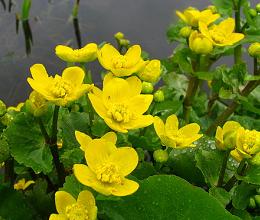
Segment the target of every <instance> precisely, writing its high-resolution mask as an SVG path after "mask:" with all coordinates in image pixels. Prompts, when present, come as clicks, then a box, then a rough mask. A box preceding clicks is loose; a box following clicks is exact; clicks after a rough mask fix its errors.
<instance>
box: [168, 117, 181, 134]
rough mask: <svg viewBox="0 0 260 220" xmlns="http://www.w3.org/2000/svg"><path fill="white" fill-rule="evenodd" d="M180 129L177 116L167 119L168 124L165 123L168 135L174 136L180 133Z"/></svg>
mask: <svg viewBox="0 0 260 220" xmlns="http://www.w3.org/2000/svg"><path fill="white" fill-rule="evenodd" d="M178 127H179V121H178V118H177V116H176V115H174V114H173V115H170V116H169V117H168V118H167V119H166V123H165V132H166V133H167V134H172V133H176V132H177V131H178Z"/></svg>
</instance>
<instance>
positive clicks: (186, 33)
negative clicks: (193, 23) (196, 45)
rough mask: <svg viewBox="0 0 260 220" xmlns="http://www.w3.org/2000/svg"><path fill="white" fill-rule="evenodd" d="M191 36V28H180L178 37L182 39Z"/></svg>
mask: <svg viewBox="0 0 260 220" xmlns="http://www.w3.org/2000/svg"><path fill="white" fill-rule="evenodd" d="M190 34H191V27H190V26H185V27H183V28H181V30H180V35H181V36H182V37H184V38H187V37H189V36H190Z"/></svg>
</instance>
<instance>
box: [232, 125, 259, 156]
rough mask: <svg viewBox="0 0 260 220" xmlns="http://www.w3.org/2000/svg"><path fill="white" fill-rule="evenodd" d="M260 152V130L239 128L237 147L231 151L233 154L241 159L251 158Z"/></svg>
mask: <svg viewBox="0 0 260 220" xmlns="http://www.w3.org/2000/svg"><path fill="white" fill-rule="evenodd" d="M258 152H260V132H259V131H256V130H247V129H244V128H243V127H240V128H238V130H237V136H236V149H235V150H233V151H231V155H232V156H233V157H234V158H235V159H236V160H237V161H241V160H242V159H243V158H247V159H249V158H251V157H252V156H254V155H256V154H257V153H258Z"/></svg>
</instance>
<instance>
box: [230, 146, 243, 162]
mask: <svg viewBox="0 0 260 220" xmlns="http://www.w3.org/2000/svg"><path fill="white" fill-rule="evenodd" d="M230 155H231V156H232V157H233V158H234V159H235V160H236V161H238V162H240V161H241V160H242V159H243V157H242V156H241V154H240V153H238V151H237V150H236V149H235V150H232V151H231V152H230Z"/></svg>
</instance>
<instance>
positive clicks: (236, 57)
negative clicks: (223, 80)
mask: <svg viewBox="0 0 260 220" xmlns="http://www.w3.org/2000/svg"><path fill="white" fill-rule="evenodd" d="M233 7H234V10H235V25H236V26H235V31H236V33H240V32H241V25H240V23H241V14H240V11H241V0H239V1H238V4H237V5H236V4H235V2H234V1H233ZM241 61H242V46H241V45H238V46H236V47H235V49H234V62H235V63H241Z"/></svg>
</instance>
